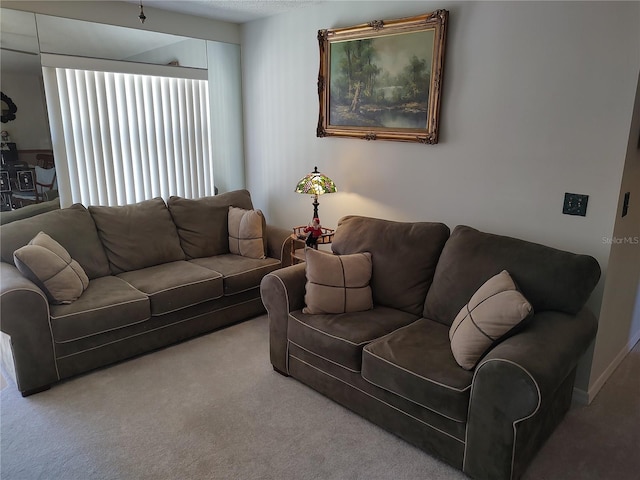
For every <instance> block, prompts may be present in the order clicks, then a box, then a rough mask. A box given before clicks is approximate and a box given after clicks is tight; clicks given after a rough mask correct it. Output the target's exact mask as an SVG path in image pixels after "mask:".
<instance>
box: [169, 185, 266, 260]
mask: <svg viewBox="0 0 640 480" xmlns="http://www.w3.org/2000/svg"><path fill="white" fill-rule="evenodd" d="M231 205H233V206H235V207H240V208H244V209H246V210H251V209H252V208H253V204H252V202H251V195H250V194H249V192H248V191H247V190H236V191H233V192H226V193H222V194H220V195H215V196H210V197H203V198H198V199H195V200H191V199H188V198H181V197H175V196H173V197H170V198H169V201H168V202H167V206H168V207H169V211H170V212H171V216H172V217H173V221H174V222H175V224H176V226H177V228H178V235H179V237H180V244H181V245H182V249H183V250H184V253H185V254H186V255H187V257H188V258H200V257H210V256H213V255H220V254H223V253H229V228H228V224H227V217H228V214H229V206H231Z"/></svg>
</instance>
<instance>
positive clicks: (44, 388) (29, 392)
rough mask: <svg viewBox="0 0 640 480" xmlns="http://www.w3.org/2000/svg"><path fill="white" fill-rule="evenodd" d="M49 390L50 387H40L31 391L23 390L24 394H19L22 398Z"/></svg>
mask: <svg viewBox="0 0 640 480" xmlns="http://www.w3.org/2000/svg"><path fill="white" fill-rule="evenodd" d="M50 388H51V385H44V386H42V387H38V388H32V389H31V390H25V391H24V392H20V393H21V394H22V396H23V397H28V396H30V395H33V394H35V393H40V392H44V391H45V390H49V389H50Z"/></svg>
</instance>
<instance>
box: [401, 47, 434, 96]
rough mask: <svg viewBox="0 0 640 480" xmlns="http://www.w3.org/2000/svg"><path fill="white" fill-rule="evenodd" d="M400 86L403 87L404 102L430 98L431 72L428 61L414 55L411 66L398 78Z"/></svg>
mask: <svg viewBox="0 0 640 480" xmlns="http://www.w3.org/2000/svg"><path fill="white" fill-rule="evenodd" d="M398 84H399V85H400V86H402V91H403V100H405V101H417V100H419V99H425V98H427V97H428V96H429V71H428V70H427V62H426V60H424V59H423V60H420V59H419V58H418V57H417V56H415V55H413V56H412V57H411V59H410V60H409V64H408V65H406V66H405V67H404V71H403V72H402V74H400V75H399V76H398Z"/></svg>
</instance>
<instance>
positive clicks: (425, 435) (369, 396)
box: [288, 342, 465, 469]
mask: <svg viewBox="0 0 640 480" xmlns="http://www.w3.org/2000/svg"><path fill="white" fill-rule="evenodd" d="M288 374H289V375H290V376H292V377H293V378H295V379H296V380H299V381H300V382H302V383H304V384H306V385H307V386H309V387H311V388H313V389H314V390H316V391H318V392H319V393H321V394H323V395H325V396H326V397H328V398H330V399H331V400H333V401H335V402H337V403H339V404H340V405H342V406H344V407H346V408H348V409H349V410H352V411H353V412H355V413H357V414H358V415H360V416H362V417H364V418H366V419H367V420H369V421H371V422H372V423H374V424H376V425H378V426H380V427H382V428H384V429H385V430H387V431H389V432H391V433H393V434H394V435H396V436H398V437H400V438H402V439H403V440H405V441H407V442H408V443H410V444H412V445H414V446H416V447H418V448H420V449H421V450H424V451H426V452H428V453H430V454H432V455H434V456H435V457H438V458H440V459H441V460H443V461H445V462H446V463H448V464H450V465H452V466H453V467H455V468H458V469H462V463H463V457H464V446H465V443H464V435H465V423H462V422H455V421H452V420H450V419H448V418H445V417H442V416H441V415H439V414H437V413H436V412H432V411H429V410H427V409H426V408H424V407H421V406H419V405H416V404H413V403H412V402H409V401H408V400H405V399H403V398H400V397H398V396H397V395H395V394H393V393H391V392H388V391H386V390H383V389H381V388H379V387H376V386H375V385H371V384H369V383H368V382H366V380H364V379H363V378H362V377H361V376H360V373H357V372H350V371H348V370H346V369H344V368H342V367H340V366H339V365H337V364H334V363H330V362H327V360H325V359H323V358H321V357H319V356H317V355H315V354H313V353H311V352H309V351H307V350H304V349H303V348H301V347H299V346H297V345H295V344H293V343H291V342H289V346H288Z"/></svg>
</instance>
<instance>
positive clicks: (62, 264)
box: [13, 232, 89, 303]
mask: <svg viewBox="0 0 640 480" xmlns="http://www.w3.org/2000/svg"><path fill="white" fill-rule="evenodd" d="M13 258H14V261H15V264H16V267H18V270H19V271H20V273H22V274H23V275H24V276H25V277H27V278H28V279H29V280H31V281H32V282H33V283H35V284H36V285H38V287H40V288H41V289H42V290H43V291H44V292H45V293H46V295H47V297H48V298H49V301H50V302H51V303H71V302H73V301H74V300H77V299H78V298H79V297H80V295H82V292H84V291H85V289H86V288H87V287H88V286H89V279H88V278H87V275H86V274H85V272H84V269H83V268H82V267H81V266H80V264H79V263H78V262H76V261H75V260H73V259H72V258H71V255H69V252H67V251H66V250H65V248H64V247H63V246H62V245H60V244H59V243H58V242H56V241H55V240H54V239H53V238H51V237H50V236H49V235H47V234H46V233H43V232H40V233H38V235H36V236H35V237H34V238H33V239H32V240H31V241H30V242H29V244H28V245H25V246H24V247H21V248H19V249H17V250H16V251H15V252H13Z"/></svg>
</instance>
